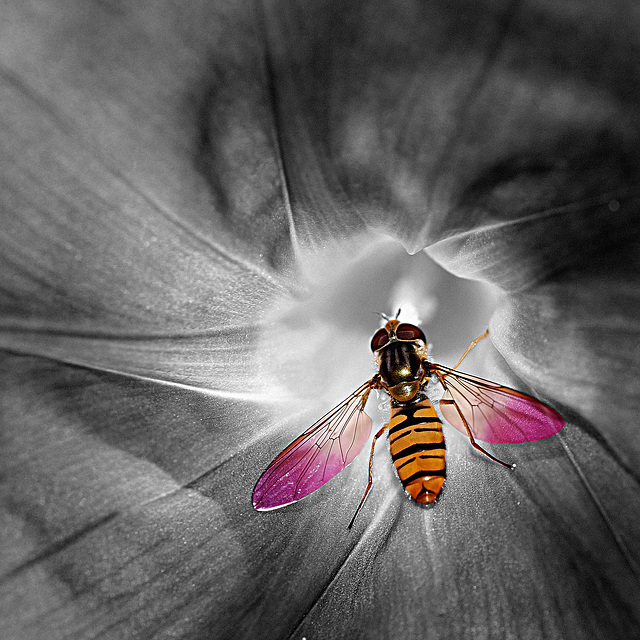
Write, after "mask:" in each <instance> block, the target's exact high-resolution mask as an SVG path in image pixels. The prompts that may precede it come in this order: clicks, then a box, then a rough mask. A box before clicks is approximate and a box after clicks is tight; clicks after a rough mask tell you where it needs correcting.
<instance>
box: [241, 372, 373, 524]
mask: <svg viewBox="0 0 640 640" xmlns="http://www.w3.org/2000/svg"><path fill="white" fill-rule="evenodd" d="M372 387H373V381H372V380H369V381H368V382H365V384H363V385H362V386H361V387H359V388H358V389H356V391H354V392H353V393H352V394H351V395H350V396H349V397H348V398H347V399H346V400H345V401H344V402H342V403H340V404H339V405H338V406H337V407H335V408H334V409H332V410H331V411H330V412H329V413H327V415H325V416H324V417H322V418H320V420H318V422H316V423H315V424H314V425H312V426H311V427H309V428H308V429H307V430H306V431H305V432H304V433H303V434H302V435H301V436H299V437H298V438H296V439H295V440H294V441H293V442H292V443H291V444H290V445H289V446H288V447H287V448H286V449H285V450H284V451H283V452H282V453H280V454H278V456H276V458H275V460H274V461H273V462H272V463H271V464H270V465H269V466H268V467H267V469H266V471H265V472H264V473H263V474H262V476H261V477H260V479H259V480H258V482H257V484H256V486H255V489H254V490H253V506H254V507H255V508H256V509H257V510H258V511H267V510H269V509H276V508H277V507H283V506H284V505H287V504H291V503H292V502H295V501H296V500H300V498H304V497H305V496H307V495H309V494H310V493H311V492H313V491H315V490H316V489H318V488H319V487H321V486H322V485H323V484H325V483H326V482H329V480H331V478H333V476H335V475H336V474H338V473H340V471H342V470H343V469H344V468H346V467H347V466H348V465H349V464H351V462H353V460H354V459H355V457H356V456H357V455H358V454H359V453H360V452H361V451H362V448H363V447H364V445H365V442H366V441H367V440H368V439H369V434H370V433H371V418H369V416H368V415H367V414H366V413H365V412H364V405H365V403H366V401H367V398H368V397H369V393H370V391H371V389H372Z"/></svg>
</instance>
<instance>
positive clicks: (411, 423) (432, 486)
mask: <svg viewBox="0 0 640 640" xmlns="http://www.w3.org/2000/svg"><path fill="white" fill-rule="evenodd" d="M389 447H390V449H391V457H392V458H393V464H395V466H396V471H397V472H398V476H399V477H400V481H401V482H402V486H403V487H404V488H405V490H406V491H407V493H408V494H409V495H410V496H411V497H412V498H413V499H414V500H415V501H416V502H419V503H420V504H430V503H432V502H435V500H436V498H437V497H438V494H439V493H440V491H441V490H442V486H443V485H444V479H445V466H444V451H445V449H444V434H443V433H442V422H441V421H440V418H438V414H437V412H436V410H435V409H434V408H433V405H432V404H431V402H430V401H429V400H428V399H427V398H424V399H423V400H420V401H419V402H412V403H409V404H400V403H397V402H392V403H391V420H390V421H389Z"/></svg>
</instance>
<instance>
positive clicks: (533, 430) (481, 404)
mask: <svg viewBox="0 0 640 640" xmlns="http://www.w3.org/2000/svg"><path fill="white" fill-rule="evenodd" d="M432 369H433V370H434V372H435V373H436V376H437V377H438V379H439V380H440V382H441V383H442V386H443V388H444V395H443V396H442V398H441V399H440V410H441V411H442V415H443V416H444V417H445V419H446V420H447V422H449V424H451V425H452V426H453V427H455V428H456V429H458V431H461V432H462V433H464V435H468V432H467V429H466V427H465V424H464V421H465V420H466V422H467V424H468V425H469V428H470V429H471V433H473V436H474V438H476V439H477V440H481V441H483V442H492V443H501V444H516V443H522V442H533V441H535V440H542V439H544V438H549V437H550V436H553V435H555V434H556V433H558V431H560V430H561V429H562V427H564V419H563V418H562V416H561V415H560V414H559V413H558V412H557V411H556V410H555V409H552V408H551V407H549V406H548V405H546V404H544V402H540V400H536V399H535V398H532V397H531V396H528V395H526V394H525V393H521V392H520V391H516V390H515V389H511V388H510V387H503V386H502V385H499V384H497V383H495V382H490V381H489V380H483V379H482V378H476V377H475V376H470V375H468V374H466V373H458V372H457V371H453V370H452V369H448V368H447V367H443V366H441V365H432ZM461 414H462V415H461ZM463 418H464V420H463Z"/></svg>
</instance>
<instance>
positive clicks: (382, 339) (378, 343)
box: [371, 327, 389, 351]
mask: <svg viewBox="0 0 640 640" xmlns="http://www.w3.org/2000/svg"><path fill="white" fill-rule="evenodd" d="M387 342H389V334H388V333H387V332H386V330H385V329H384V327H383V328H382V329H378V330H377V331H376V332H375V333H374V334H373V338H371V351H377V350H378V349H381V348H382V347H384V345H385V344H387Z"/></svg>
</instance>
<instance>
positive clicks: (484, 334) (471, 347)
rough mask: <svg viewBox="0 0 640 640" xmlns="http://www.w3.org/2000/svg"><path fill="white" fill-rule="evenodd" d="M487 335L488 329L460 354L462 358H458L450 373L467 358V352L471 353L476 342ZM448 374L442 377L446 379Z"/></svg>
mask: <svg viewBox="0 0 640 640" xmlns="http://www.w3.org/2000/svg"><path fill="white" fill-rule="evenodd" d="M488 335H489V329H487V330H486V331H485V332H484V333H483V334H482V335H481V336H478V337H477V338H476V339H475V340H474V341H473V342H472V343H471V344H470V345H469V348H468V349H467V350H466V351H465V352H464V353H463V354H462V358H460V360H458V362H457V363H456V366H455V367H452V368H451V371H455V370H456V369H457V368H458V367H459V366H460V363H461V362H462V361H463V360H464V359H465V358H466V357H467V354H468V353H469V351H471V349H473V347H475V346H476V345H477V344H478V342H480V340H483V339H484V338H486V337H487V336H488ZM447 375H448V374H444V376H445V377H446V376H447Z"/></svg>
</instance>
